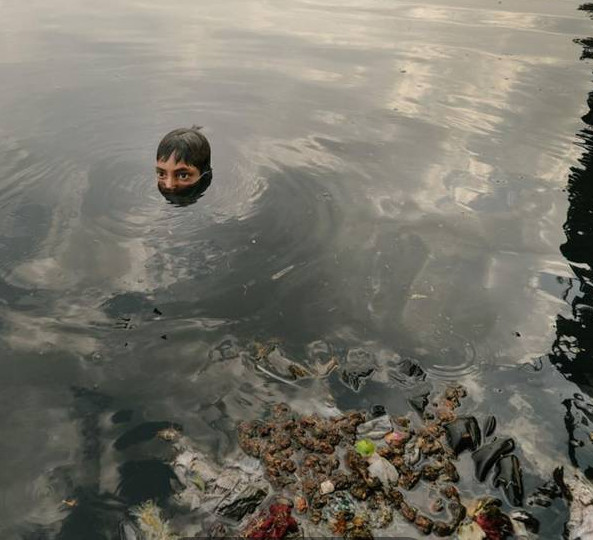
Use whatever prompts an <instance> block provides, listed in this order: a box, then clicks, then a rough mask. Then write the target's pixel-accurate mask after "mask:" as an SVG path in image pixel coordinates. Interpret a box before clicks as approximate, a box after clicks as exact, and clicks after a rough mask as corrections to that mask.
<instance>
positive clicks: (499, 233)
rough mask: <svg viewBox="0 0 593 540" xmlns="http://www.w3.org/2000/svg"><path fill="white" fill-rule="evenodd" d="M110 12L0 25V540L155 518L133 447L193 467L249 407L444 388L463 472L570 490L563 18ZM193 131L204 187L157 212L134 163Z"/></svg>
mask: <svg viewBox="0 0 593 540" xmlns="http://www.w3.org/2000/svg"><path fill="white" fill-rule="evenodd" d="M124 4H125V5H121V4H120V3H119V2H115V1H113V0H106V1H105V2H102V3H97V2H90V1H88V0H83V1H79V2H73V1H72V0H58V1H55V2H41V1H40V0H32V1H31V2H28V3H26V4H25V3H21V2H5V3H3V5H2V11H3V13H2V16H3V23H4V24H3V32H2V36H1V37H0V42H1V44H2V46H1V47H0V79H1V80H2V85H1V87H0V134H1V139H0V186H1V187H2V189H1V190H0V348H1V355H0V359H1V360H0V380H1V381H2V386H1V391H0V405H1V408H2V411H3V414H2V415H1V416H0V433H1V434H2V444H0V459H1V462H2V467H1V468H0V537H1V538H2V539H10V540H13V539H21V538H22V539H46V538H47V539H53V538H56V539H63V540H65V539H68V540H70V539H81V538H84V539H94V538H97V539H103V538H118V530H119V526H120V522H121V519H122V517H123V516H124V515H125V514H126V512H127V510H128V509H129V508H130V507H132V506H134V505H136V504H138V503H141V502H142V501H145V500H147V499H151V500H153V501H155V502H156V503H157V504H159V505H160V506H161V507H163V508H166V507H167V504H168V501H169V500H170V498H171V495H172V494H173V491H174V489H175V487H174V484H175V481H174V480H175V479H174V478H173V476H172V474H173V473H172V471H171V468H170V467H169V465H168V463H169V461H170V460H171V455H170V454H171V447H170V445H169V444H168V443H167V442H166V441H165V442H164V441H162V440H160V439H159V438H158V437H156V434H157V433H160V432H161V431H162V430H163V429H167V428H171V427H174V428H177V429H179V430H183V433H184V435H185V436H187V437H188V438H190V439H191V440H192V441H194V443H195V445H196V447H198V448H199V449H200V451H201V452H203V453H204V454H205V455H207V456H209V459H211V460H212V462H213V463H222V462H223V461H224V460H225V459H227V458H228V456H232V455H234V453H235V452H236V451H237V450H238V442H237V435H236V426H237V424H238V423H239V422H241V421H244V420H247V421H252V420H256V419H258V418H261V417H262V416H263V415H264V414H265V412H266V411H267V410H268V409H269V407H270V405H272V404H275V403H279V402H286V403H288V404H289V405H290V407H291V408H292V409H293V410H294V411H296V412H298V414H306V413H310V412H318V413H320V414H323V415H328V416H331V415H334V416H335V415H337V414H339V413H340V412H342V411H347V410H352V409H355V410H363V411H369V412H370V411H375V412H376V411H381V410H383V409H384V410H386V411H387V412H389V413H390V414H397V415H402V414H415V413H414V407H416V408H418V407H422V406H423V405H422V403H423V400H425V399H426V395H427V394H428V393H429V392H431V391H434V392H437V391H441V390H442V389H443V388H444V386H445V385H446V384H448V383H459V384H462V385H463V386H464V387H465V388H466V389H467V392H468V396H467V398H465V400H464V402H463V409H462V410H463V414H464V415H465V417H474V418H475V419H476V420H475V421H476V422H477V423H478V424H479V425H480V426H484V425H488V422H490V426H491V428H492V429H494V428H493V422H495V424H496V427H495V433H496V435H497V437H498V438H497V441H498V442H492V440H491V439H488V441H481V444H482V446H481V450H478V451H479V452H481V454H479V456H481V457H480V462H479V463H478V464H477V466H478V467H485V466H486V465H488V464H489V463H490V461H491V460H493V459H494V458H493V456H495V455H496V456H498V454H496V452H502V450H501V448H503V446H501V445H504V444H507V446H508V444H510V443H506V442H505V441H507V440H509V439H510V440H512V442H513V444H514V450H513V452H514V453H513V455H515V456H516V458H518V460H519V461H520V464H521V467H522V470H523V480H524V490H525V493H526V494H528V493H531V492H533V491H534V489H536V488H537V487H538V486H540V485H541V484H542V483H544V482H545V481H547V480H549V479H550V477H551V475H552V471H553V470H554V468H555V467H556V466H559V465H561V466H564V467H566V468H570V467H573V466H576V467H578V468H579V469H580V470H582V471H583V472H584V473H585V475H587V476H588V477H593V443H592V442H591V441H592V438H591V433H592V432H593V425H592V422H593V369H592V368H591V350H592V348H593V343H592V339H593V338H592V335H593V334H592V333H591V325H592V324H593V319H592V313H593V297H592V295H593V292H592V291H593V289H592V287H593V285H592V280H593V273H592V265H593V260H592V257H593V220H592V212H593V202H592V201H593V196H592V188H591V185H593V184H592V183H591V180H592V179H591V167H592V163H593V160H592V157H591V152H592V148H593V131H592V127H591V126H592V125H593V118H592V116H591V112H590V105H591V99H590V98H589V99H588V96H589V95H590V92H591V90H592V89H593V88H592V83H591V67H590V62H591V58H592V57H593V53H592V47H593V38H590V37H589V36H591V35H593V30H592V22H591V18H590V17H588V15H590V14H591V7H590V5H583V6H580V5H579V3H578V2H571V1H568V0H563V1H558V0H554V1H552V0H539V1H537V2H536V1H532V0H523V1H521V2H509V1H507V0H502V1H496V0H473V1H472V2H469V1H467V0H454V1H453V0H443V1H439V0H436V1H434V2H432V3H424V2H420V3H418V2H413V3H406V2H399V1H395V2H394V1H387V0H368V1H365V0H348V1H343V2H339V3H338V2H334V3H332V2H324V1H323V0H295V1H290V2H282V3H271V2H265V1H261V0H254V1H249V2H247V1H244V0H241V1H239V0H221V1H219V2H216V3H214V2H209V3H206V2H194V1H189V0H174V1H173V2H169V3H162V2H156V1H150V0H147V1H141V0H131V1H129V2H125V3H124ZM194 123H196V124H199V125H202V126H204V133H205V134H206V135H207V136H208V138H209V140H210V142H211V144H212V149H213V168H214V178H213V181H212V184H211V186H210V187H209V189H208V190H207V191H206V192H205V193H204V195H203V197H201V198H200V199H199V200H198V201H197V202H196V203H195V204H192V205H187V206H182V207H181V206H178V205H173V204H169V203H167V201H165V200H164V199H163V198H162V197H161V196H160V194H159V192H158V191H157V189H156V183H155V179H154V173H153V167H154V153H155V148H156V145H157V143H158V141H159V139H160V137H161V136H162V135H164V134H165V133H166V132H168V131H169V130H171V129H173V128H176V127H179V126H189V125H191V124H194ZM287 359H288V360H287ZM291 362H294V363H291ZM330 362H333V364H331V366H330V365H329V363H330ZM295 370H296V371H295ZM299 370H301V371H299ZM303 373H305V374H306V376H303V377H301V376H299V374H303ZM491 418H494V419H495V420H488V419H491ZM467 422H468V423H467V425H465V427H464V429H465V428H467V429H473V430H474V431H475V428H474V427H472V426H473V423H472V422H470V421H467ZM468 426H469V427H468ZM487 445H490V446H487ZM492 445H493V446H492ZM497 445H498V446H497ZM477 446H478V445H476V448H477ZM504 452H506V450H505V451H504ZM504 452H503V453H504ZM506 454H508V452H506ZM466 458H467V459H466ZM489 460H490V461H489ZM484 463H486V465H484ZM497 466H498V467H501V468H502V467H505V468H507V469H509V470H511V469H512V468H513V467H514V466H516V463H515V462H514V460H513V459H511V458H508V459H507V458H505V460H503V461H501V462H499V463H498V465H497ZM473 468H474V463H472V460H471V458H470V457H469V455H465V456H461V457H460V460H459V463H458V469H459V472H460V474H461V475H462V477H464V478H466V479H467V480H466V481H464V482H462V483H461V484H460V491H461V495H462V497H463V498H465V499H471V498H472V497H476V496H483V495H487V494H489V495H493V496H496V497H500V496H501V495H500V490H499V488H498V487H497V486H495V485H493V483H492V481H491V479H490V477H488V478H486V479H485V481H484V482H479V481H478V480H475V479H474V469H473ZM486 468H488V467H486ZM480 471H483V469H482V468H480ZM487 472H488V471H486V473H487ZM74 500H76V505H75V506H72V505H70V504H69V502H72V501H74ZM508 503H509V501H506V502H505V504H507V505H508ZM507 507H508V506H507ZM534 511H536V512H539V513H537V517H538V518H539V519H540V520H541V521H542V524H541V527H540V535H539V537H540V538H559V537H561V534H562V530H563V526H564V523H565V521H566V519H567V516H568V514H567V508H566V505H565V504H564V503H563V502H562V501H560V500H558V501H556V502H555V503H554V504H552V506H550V507H549V508H547V509H545V510H542V511H539V510H537V509H536V510H534ZM399 531H400V534H402V535H403V536H405V535H406V534H407V535H412V536H414V535H415V534H418V533H417V532H414V530H413V529H409V528H408V529H406V528H405V527H404V526H402V528H401V529H399ZM410 531H411V532H410Z"/></svg>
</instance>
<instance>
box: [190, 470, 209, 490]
mask: <svg viewBox="0 0 593 540" xmlns="http://www.w3.org/2000/svg"><path fill="white" fill-rule="evenodd" d="M191 481H192V482H193V483H194V486H196V487H197V488H198V489H199V490H200V491H206V482H204V479H203V478H202V477H201V476H200V475H199V474H198V473H195V474H194V475H193V476H192V479H191Z"/></svg>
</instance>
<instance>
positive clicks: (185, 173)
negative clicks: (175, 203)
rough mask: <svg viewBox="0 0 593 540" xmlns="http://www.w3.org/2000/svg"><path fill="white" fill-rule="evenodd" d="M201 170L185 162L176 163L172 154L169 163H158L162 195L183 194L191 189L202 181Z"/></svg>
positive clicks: (157, 171) (160, 161) (158, 178)
mask: <svg viewBox="0 0 593 540" xmlns="http://www.w3.org/2000/svg"><path fill="white" fill-rule="evenodd" d="M200 177H201V174H200V169H198V168H197V167H194V166H193V165H189V164H188V163H185V162H184V161H178V162H177V163H175V155H174V154H171V155H170V156H169V159H168V160H167V161H163V160H159V161H157V162H156V178H157V182H158V186H159V190H160V191H161V192H162V193H181V192H184V191H185V190H188V189H191V188H193V187H195V186H196V185H197V183H198V182H199V181H200Z"/></svg>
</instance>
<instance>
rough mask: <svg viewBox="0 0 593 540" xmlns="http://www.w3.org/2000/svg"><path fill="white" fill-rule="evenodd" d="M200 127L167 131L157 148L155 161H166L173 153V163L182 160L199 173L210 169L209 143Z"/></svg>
mask: <svg viewBox="0 0 593 540" xmlns="http://www.w3.org/2000/svg"><path fill="white" fill-rule="evenodd" d="M200 129H202V128H201V127H199V126H192V127H191V128H179V129H174V130H173V131H171V132H169V133H167V134H166V135H165V136H164V137H163V139H162V140H161V142H160V143H159V146H158V148H157V151H156V159H157V161H167V160H168V159H169V158H170V157H171V154H173V156H174V158H175V163H179V162H180V161H184V162H185V163H187V164H188V165H193V166H194V167H197V168H198V169H199V171H200V173H201V174H204V173H205V172H208V171H211V170H212V167H211V166H210V143H209V142H208V139H206V137H205V136H204V135H203V134H202V133H201V132H200Z"/></svg>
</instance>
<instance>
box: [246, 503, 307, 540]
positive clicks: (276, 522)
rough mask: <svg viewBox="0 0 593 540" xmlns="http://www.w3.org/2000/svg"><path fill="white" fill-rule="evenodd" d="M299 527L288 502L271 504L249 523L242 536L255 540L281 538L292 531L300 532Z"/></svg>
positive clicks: (275, 539) (287, 535)
mask: <svg viewBox="0 0 593 540" xmlns="http://www.w3.org/2000/svg"><path fill="white" fill-rule="evenodd" d="M298 532H299V527H298V524H297V522H296V520H295V519H294V518H293V517H292V508H291V506H290V505H289V504H287V503H280V502H278V503H275V504H271V505H270V507H269V508H267V509H266V510H263V511H262V512H261V513H260V514H258V515H257V516H256V517H255V518H254V519H253V520H252V521H250V522H249V523H248V524H247V527H246V528H245V529H244V530H243V532H242V534H241V537H243V538H252V539H254V540H270V539H271V540H280V539H282V538H287V537H289V536H290V534H291V533H298Z"/></svg>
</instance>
